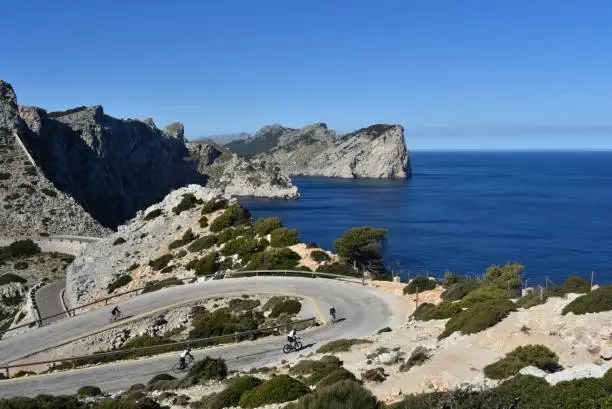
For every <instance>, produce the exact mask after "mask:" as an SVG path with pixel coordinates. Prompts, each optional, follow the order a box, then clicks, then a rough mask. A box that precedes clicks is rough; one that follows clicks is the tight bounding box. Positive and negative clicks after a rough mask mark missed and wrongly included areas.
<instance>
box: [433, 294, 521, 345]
mask: <svg viewBox="0 0 612 409" xmlns="http://www.w3.org/2000/svg"><path fill="white" fill-rule="evenodd" d="M511 311H515V306H514V303H513V302H511V301H509V300H488V301H484V302H481V303H478V304H474V305H473V306H471V307H469V308H468V309H467V310H464V311H461V312H460V313H459V314H457V315H456V316H454V317H453V318H451V319H450V320H449V321H448V322H447V323H446V327H445V329H444V331H443V332H442V334H440V336H439V337H438V339H443V338H446V337H448V336H449V335H450V334H452V333H453V332H456V331H459V332H461V333H462V334H474V333H476V332H480V331H483V330H485V329H487V328H490V327H492V326H494V325H495V324H497V323H498V322H500V321H501V320H503V319H504V318H506V317H507V316H508V314H510V312H511Z"/></svg>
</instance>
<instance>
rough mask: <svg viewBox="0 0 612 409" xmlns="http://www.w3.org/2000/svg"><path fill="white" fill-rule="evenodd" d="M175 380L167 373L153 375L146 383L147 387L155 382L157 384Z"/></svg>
mask: <svg viewBox="0 0 612 409" xmlns="http://www.w3.org/2000/svg"><path fill="white" fill-rule="evenodd" d="M175 379H176V378H175V377H174V376H172V375H170V374H167V373H160V374H157V375H155V376H154V377H153V378H151V379H149V382H147V383H148V384H149V385H151V384H153V383H155V382H159V381H173V380H175Z"/></svg>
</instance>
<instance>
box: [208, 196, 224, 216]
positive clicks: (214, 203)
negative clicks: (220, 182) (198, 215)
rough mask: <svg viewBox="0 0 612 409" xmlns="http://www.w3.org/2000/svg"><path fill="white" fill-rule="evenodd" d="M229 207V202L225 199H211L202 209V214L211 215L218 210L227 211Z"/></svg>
mask: <svg viewBox="0 0 612 409" xmlns="http://www.w3.org/2000/svg"><path fill="white" fill-rule="evenodd" d="M227 205H228V201H227V200H225V199H219V200H217V199H210V200H209V201H208V202H206V203H205V204H204V206H203V207H202V214H203V215H204V214H210V213H212V212H215V211H217V210H221V209H225V208H226V207H227Z"/></svg>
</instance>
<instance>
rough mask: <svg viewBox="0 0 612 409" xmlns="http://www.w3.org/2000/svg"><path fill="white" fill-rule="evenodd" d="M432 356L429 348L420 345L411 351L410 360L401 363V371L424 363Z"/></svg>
mask: <svg viewBox="0 0 612 409" xmlns="http://www.w3.org/2000/svg"><path fill="white" fill-rule="evenodd" d="M429 358H430V355H429V350H428V349H427V348H425V347H422V346H418V347H416V348H415V349H414V350H413V351H412V352H411V353H410V357H409V358H408V360H407V361H406V362H404V363H402V364H401V365H400V368H399V370H400V372H406V371H409V370H410V368H412V367H414V366H420V365H423V364H424V363H425V362H427V360H428V359H429Z"/></svg>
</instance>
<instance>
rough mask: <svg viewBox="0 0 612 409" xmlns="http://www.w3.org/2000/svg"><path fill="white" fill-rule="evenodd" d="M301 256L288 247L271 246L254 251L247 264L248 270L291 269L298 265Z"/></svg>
mask: <svg viewBox="0 0 612 409" xmlns="http://www.w3.org/2000/svg"><path fill="white" fill-rule="evenodd" d="M300 260H301V257H300V255H299V254H297V253H296V252H294V251H293V250H291V249H288V248H280V249H277V248H269V249H267V250H265V251H261V252H258V253H254V254H253V255H252V256H251V260H250V261H249V264H248V265H247V269H248V270H291V269H293V268H294V267H295V266H297V265H298V263H299V261H300Z"/></svg>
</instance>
